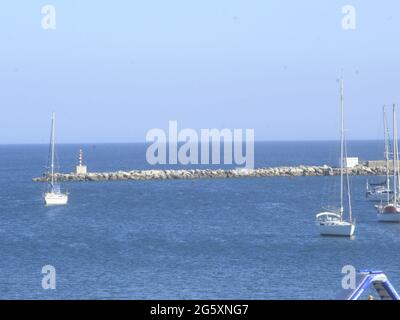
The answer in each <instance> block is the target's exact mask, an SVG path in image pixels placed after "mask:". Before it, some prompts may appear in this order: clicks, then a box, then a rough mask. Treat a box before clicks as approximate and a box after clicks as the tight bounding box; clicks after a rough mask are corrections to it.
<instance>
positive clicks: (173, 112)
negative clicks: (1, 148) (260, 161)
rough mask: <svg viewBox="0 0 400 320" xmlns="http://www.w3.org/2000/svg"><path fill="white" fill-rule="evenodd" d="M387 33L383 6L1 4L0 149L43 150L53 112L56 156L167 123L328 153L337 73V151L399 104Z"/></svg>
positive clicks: (392, 31)
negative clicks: (345, 23)
mask: <svg viewBox="0 0 400 320" xmlns="http://www.w3.org/2000/svg"><path fill="white" fill-rule="evenodd" d="M107 2H108V4H107ZM45 4H52V5H54V6H55V8H56V10H57V29H56V30H43V29H42V27H41V19H42V14H41V7H42V6H43V5H45ZM346 4H351V5H354V6H355V7H356V10H357V22H356V23H357V25H356V30H347V31H346V30H343V29H342V27H341V19H342V13H341V9H342V6H343V5H346ZM399 32H400V3H399V1H395V0H392V1H367V0H362V1H361V0H360V1H355V0H343V1H336V0H330V1H321V0H304V1H282V0H279V1H278V0H270V1H268V0H258V1H257V0H246V1H245V0H242V1H238V0H218V1H215V0H212V1H211V0H191V1H189V0H179V1H178V0H168V1H164V0H149V1H128V0H126V1H122V0H121V1H80V0H68V1H59V0H48V1H36V0H30V1H26V0H13V1H11V0H8V1H2V3H1V9H0V41H1V46H0V86H1V87H0V143H47V142H48V140H49V130H50V115H51V112H52V110H55V111H56V113H57V116H58V132H57V134H58V140H59V141H60V142H140V141H144V140H145V136H146V132H147V131H148V130H149V129H151V128H156V127H159V128H165V129H166V128H167V125H168V121H169V120H178V123H179V126H180V127H181V128H182V127H190V128H194V129H196V130H198V129H200V128H214V127H215V128H220V129H222V128H225V127H226V128H243V129H245V128H254V129H255V137H256V140H303V139H313V140H315V139H336V138H337V134H338V83H337V82H336V79H337V77H338V75H339V73H340V69H341V68H343V69H344V74H345V99H346V101H345V103H346V107H347V119H346V120H347V125H346V126H347V127H348V129H349V133H348V136H349V138H350V139H377V138H380V136H379V128H381V127H382V125H381V124H380V122H381V106H382V104H383V103H387V104H391V103H392V102H394V101H395V102H400V62H399V59H400V52H399V51H400V50H399V49H400V38H399V34H400V33H399Z"/></svg>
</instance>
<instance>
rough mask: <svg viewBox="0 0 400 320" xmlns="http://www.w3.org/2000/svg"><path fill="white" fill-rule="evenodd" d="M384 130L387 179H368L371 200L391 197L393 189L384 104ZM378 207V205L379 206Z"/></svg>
mask: <svg viewBox="0 0 400 320" xmlns="http://www.w3.org/2000/svg"><path fill="white" fill-rule="evenodd" d="M383 128H384V129H383V131H384V140H385V160H386V179H385V181H383V182H378V183H370V182H369V181H368V180H367V187H366V192H365V195H366V197H367V198H368V199H369V200H372V201H384V200H386V199H389V198H390V195H391V194H392V191H391V190H390V176H389V154H390V146H389V139H390V137H389V131H388V125H387V118H386V108H385V106H383ZM377 207H378V206H377Z"/></svg>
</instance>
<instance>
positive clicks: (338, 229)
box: [315, 77, 356, 237]
mask: <svg viewBox="0 0 400 320" xmlns="http://www.w3.org/2000/svg"><path fill="white" fill-rule="evenodd" d="M340 113H341V132H340V208H339V209H337V210H332V209H329V210H326V211H324V212H320V213H318V214H317V215H316V216H315V218H316V225H317V228H318V231H319V233H320V234H321V235H327V236H346V237H351V236H352V235H353V234H354V231H355V228H356V224H355V221H354V220H353V217H352V210H351V195H350V183H349V175H348V172H347V170H346V190H347V204H348V215H349V220H348V221H346V220H345V219H344V206H343V203H344V182H345V181H344V156H346V157H347V148H346V142H345V135H344V105H343V77H341V79H340Z"/></svg>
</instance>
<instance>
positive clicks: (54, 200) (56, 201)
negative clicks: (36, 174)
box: [44, 192, 68, 206]
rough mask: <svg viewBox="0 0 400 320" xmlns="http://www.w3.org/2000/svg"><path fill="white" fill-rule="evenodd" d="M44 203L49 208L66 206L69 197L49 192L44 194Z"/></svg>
mask: <svg viewBox="0 0 400 320" xmlns="http://www.w3.org/2000/svg"><path fill="white" fill-rule="evenodd" d="M44 202H45V204H46V205H47V206H57V205H66V204H67V203H68V195H67V194H65V193H53V192H47V193H45V194H44Z"/></svg>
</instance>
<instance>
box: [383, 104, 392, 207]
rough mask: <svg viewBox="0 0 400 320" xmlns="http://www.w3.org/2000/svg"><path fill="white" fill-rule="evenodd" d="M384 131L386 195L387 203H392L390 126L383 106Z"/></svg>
mask: <svg viewBox="0 0 400 320" xmlns="http://www.w3.org/2000/svg"><path fill="white" fill-rule="evenodd" d="M383 130H384V138H385V160H386V195H387V203H389V201H390V192H389V190H390V175H389V145H388V144H389V139H388V138H389V132H388V124H387V117H386V107H385V106H383Z"/></svg>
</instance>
